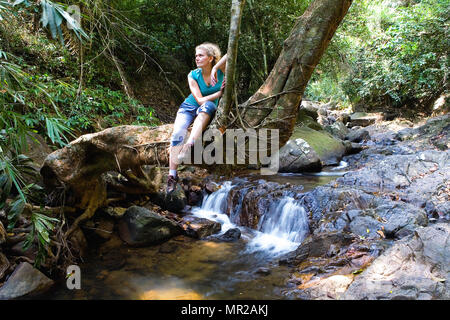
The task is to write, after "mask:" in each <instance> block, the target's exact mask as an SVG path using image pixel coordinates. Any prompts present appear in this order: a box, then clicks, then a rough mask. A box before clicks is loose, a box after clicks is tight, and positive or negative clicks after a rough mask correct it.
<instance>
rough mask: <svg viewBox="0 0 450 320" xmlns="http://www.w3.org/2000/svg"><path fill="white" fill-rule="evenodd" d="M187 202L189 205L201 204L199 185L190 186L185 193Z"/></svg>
mask: <svg viewBox="0 0 450 320" xmlns="http://www.w3.org/2000/svg"><path fill="white" fill-rule="evenodd" d="M187 195H188V197H187V199H188V200H187V203H188V205H190V206H198V205H201V203H202V200H203V191H202V188H201V187H199V186H195V185H194V186H191V187H190V188H189V190H188V193H187Z"/></svg>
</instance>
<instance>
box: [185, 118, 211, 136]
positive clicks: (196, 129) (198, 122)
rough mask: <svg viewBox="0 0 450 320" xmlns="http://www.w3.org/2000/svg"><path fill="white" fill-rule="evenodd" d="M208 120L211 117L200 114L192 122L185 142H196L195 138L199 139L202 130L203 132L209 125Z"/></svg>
mask: <svg viewBox="0 0 450 320" xmlns="http://www.w3.org/2000/svg"><path fill="white" fill-rule="evenodd" d="M210 120H211V117H210V115H209V114H207V113H206V112H200V113H199V114H198V116H197V117H196V118H195V120H194V124H193V126H192V131H191V134H190V135H189V138H188V140H187V142H188V143H193V142H194V141H195V140H197V138H198V137H200V135H201V134H202V132H203V130H205V128H206V126H207V125H208V124H209V121H210Z"/></svg>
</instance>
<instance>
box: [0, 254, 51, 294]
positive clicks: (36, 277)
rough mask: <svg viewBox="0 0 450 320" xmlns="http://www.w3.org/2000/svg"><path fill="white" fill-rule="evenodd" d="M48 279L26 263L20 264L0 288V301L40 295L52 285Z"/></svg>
mask: <svg viewBox="0 0 450 320" xmlns="http://www.w3.org/2000/svg"><path fill="white" fill-rule="evenodd" d="M53 283H54V282H53V280H51V279H49V278H48V277H47V276H45V275H44V274H43V273H42V272H40V271H39V270H37V269H35V268H33V266H32V265H31V264H29V263H28V262H22V263H21V264H20V265H19V266H18V267H17V268H16V270H14V272H13V273H12V274H11V276H10V277H9V278H8V280H7V281H6V283H5V284H4V285H3V286H2V287H1V288H0V300H9V299H16V298H20V297H31V296H34V295H38V294H42V293H44V292H45V291H47V290H48V289H49V288H50V287H51V286H52V285H53Z"/></svg>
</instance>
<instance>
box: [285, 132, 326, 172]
mask: <svg viewBox="0 0 450 320" xmlns="http://www.w3.org/2000/svg"><path fill="white" fill-rule="evenodd" d="M279 161H280V162H279V172H301V171H315V170H320V168H321V167H322V166H321V162H320V158H319V156H318V154H317V153H316V152H315V151H314V150H313V149H312V148H311V146H310V145H309V144H308V143H307V142H306V141H305V140H303V139H300V138H298V139H295V140H289V141H288V142H287V143H286V144H285V145H284V146H283V147H282V148H281V149H280V152H279Z"/></svg>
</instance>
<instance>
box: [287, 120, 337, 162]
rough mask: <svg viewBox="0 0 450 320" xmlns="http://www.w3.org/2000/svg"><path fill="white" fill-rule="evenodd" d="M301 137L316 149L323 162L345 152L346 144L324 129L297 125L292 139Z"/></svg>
mask: <svg viewBox="0 0 450 320" xmlns="http://www.w3.org/2000/svg"><path fill="white" fill-rule="evenodd" d="M298 138H301V139H303V140H305V141H306V142H308V144H309V145H310V146H311V147H312V148H313V149H314V151H316V153H317V154H318V155H319V158H320V160H321V161H322V162H327V159H330V158H337V159H338V158H340V157H342V155H343V154H344V152H345V147H344V145H343V144H342V143H341V142H340V141H339V140H337V139H335V138H334V137H333V136H331V135H330V134H329V133H328V132H326V131H324V130H314V129H311V128H310V127H308V126H298V127H295V129H294V132H293V133H292V136H291V140H294V139H298Z"/></svg>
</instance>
